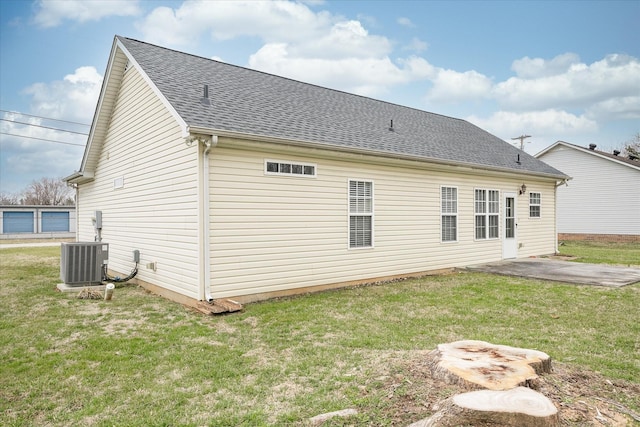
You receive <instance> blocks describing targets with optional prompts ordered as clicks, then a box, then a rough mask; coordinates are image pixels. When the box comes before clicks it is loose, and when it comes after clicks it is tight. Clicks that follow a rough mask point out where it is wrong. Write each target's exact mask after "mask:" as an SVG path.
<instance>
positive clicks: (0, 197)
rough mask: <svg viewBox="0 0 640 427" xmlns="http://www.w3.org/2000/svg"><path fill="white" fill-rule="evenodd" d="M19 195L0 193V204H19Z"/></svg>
mask: <svg viewBox="0 0 640 427" xmlns="http://www.w3.org/2000/svg"><path fill="white" fill-rule="evenodd" d="M19 204H20V196H19V195H17V194H13V193H5V192H2V193H0V205H19Z"/></svg>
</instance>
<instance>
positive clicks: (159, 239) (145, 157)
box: [78, 67, 199, 298]
mask: <svg viewBox="0 0 640 427" xmlns="http://www.w3.org/2000/svg"><path fill="white" fill-rule="evenodd" d="M119 180H122V183H123V186H122V188H114V187H115V185H114V182H118V181H119ZM197 182H198V166H197V145H196V146H194V147H187V146H186V145H185V143H184V140H183V139H182V137H181V129H180V127H179V126H178V124H177V122H176V121H175V119H174V118H173V116H172V115H171V114H170V113H169V112H168V111H167V109H166V108H165V106H164V105H163V103H162V102H161V101H160V100H159V99H158V97H157V96H156V95H155V94H154V92H153V91H152V90H151V88H150V87H149V86H148V85H147V84H146V83H145V81H144V80H143V79H142V77H141V76H140V74H139V73H138V72H137V70H136V69H135V68H133V67H131V68H130V69H129V70H128V71H127V72H126V73H125V75H124V76H123V79H122V85H121V87H120V90H119V95H118V98H117V101H116V104H115V107H114V110H113V114H112V116H111V120H110V124H109V129H108V132H107V135H106V139H105V141H104V145H103V147H102V149H101V150H100V158H99V160H98V163H97V167H96V170H95V180H94V181H93V182H89V183H86V184H81V185H80V186H79V197H78V212H79V218H78V223H79V230H78V237H79V240H80V241H93V240H94V235H95V233H94V228H93V224H92V221H91V219H92V217H93V213H94V211H96V210H101V211H102V221H103V229H102V241H104V242H106V243H109V245H110V247H109V268H110V269H112V270H114V271H117V272H119V273H122V274H125V275H126V274H128V273H129V271H130V270H131V269H132V268H133V266H134V263H133V259H132V252H133V251H134V250H136V249H137V250H139V251H140V256H141V265H140V269H139V273H138V276H137V278H139V279H141V280H143V281H146V282H149V283H152V284H156V285H159V286H162V287H164V288H167V289H169V290H172V291H175V292H178V293H180V294H183V295H187V296H190V297H193V298H197V297H198V253H199V249H198V245H199V237H198V228H197V225H198V184H197ZM151 262H156V263H157V271H155V272H154V271H153V270H151V269H147V268H145V265H146V264H147V263H151Z"/></svg>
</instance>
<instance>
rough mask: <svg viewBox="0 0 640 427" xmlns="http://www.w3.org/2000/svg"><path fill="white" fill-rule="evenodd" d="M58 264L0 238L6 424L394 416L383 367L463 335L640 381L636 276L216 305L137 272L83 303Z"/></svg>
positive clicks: (454, 283)
mask: <svg viewBox="0 0 640 427" xmlns="http://www.w3.org/2000/svg"><path fill="white" fill-rule="evenodd" d="M566 248H567V249H571V247H570V246H567V247H566ZM601 252H606V248H604V249H601ZM617 256H618V255H617ZM617 256H616V257H617ZM58 275H59V248H51V247H50V248H29V249H3V250H1V251H0V348H1V350H0V360H1V361H2V364H1V365H0V425H3V426H14V425H15V426H32V425H55V426H57V425H61V426H62V425H64V426H67V425H83V426H91V425H93V426H107V425H109V426H111V425H126V426H169V425H171V426H175V425H192V426H202V425H212V426H237V425H244V426H256V425H258V426H259V425H302V424H303V423H304V422H303V421H304V420H306V419H308V418H309V417H312V416H314V415H317V414H321V413H325V412H330V411H335V410H339V409H344V408H348V407H355V408H358V410H359V412H360V415H359V416H358V417H357V419H356V421H354V420H353V419H351V420H350V421H349V423H348V424H345V425H354V422H355V423H356V424H355V425H391V424H392V422H391V421H390V420H393V419H398V417H401V414H400V415H399V414H398V413H396V412H393V411H395V409H393V408H394V407H395V406H393V402H390V400H389V398H388V393H389V392H388V388H386V386H385V382H384V378H386V377H389V376H392V375H400V376H404V377H407V378H408V376H409V375H410V372H408V371H407V370H406V369H407V368H406V366H407V365H406V363H405V362H406V360H408V359H411V358H415V357H417V356H416V355H420V354H423V353H421V352H424V351H425V350H430V349H433V348H434V347H435V346H436V345H437V344H439V343H443V342H450V341H454V340H460V339H478V340H486V341H490V342H493V343H496V344H506V345H512V346H518V347H527V348H534V349H538V350H541V351H544V352H546V353H548V354H550V355H551V356H552V358H553V359H554V360H555V361H558V362H561V363H564V364H567V366H575V367H578V368H580V369H584V370H588V371H596V372H600V373H601V374H602V375H604V376H605V377H606V378H610V379H611V380H612V381H627V382H631V383H632V384H640V361H639V358H638V354H640V338H639V337H640V321H639V320H640V316H639V315H638V307H640V285H638V284H636V285H632V286H627V287H624V288H618V289H610V288H603V287H589V286H574V285H566V284H558V283H551V282H544V281H535V280H525V279H518V278H509V277H502V276H493V275H486V274H475V273H455V274H449V275H443V276H431V277H425V278H421V279H411V280H405V281H398V282H395V283H388V284H384V285H378V286H369V287H359V288H351V289H346V290H339V291H331V292H323V293H317V294H312V295H306V296H302V297H297V298H287V299H280V300H271V301H266V302H262V303H256V304H250V305H248V306H246V307H245V310H244V311H243V312H241V313H236V314H231V315H225V316H218V317H206V316H203V315H200V314H198V313H195V312H193V311H191V310H188V309H185V308H184V307H182V306H180V305H178V304H175V303H172V302H170V301H167V300H164V299H162V298H160V297H157V296H154V295H151V294H149V293H147V292H145V291H144V290H143V289H141V288H138V287H135V286H131V285H129V286H124V287H119V288H117V289H116V290H115V294H114V297H113V300H112V301H110V302H107V301H103V300H80V299H77V298H74V297H73V296H72V295H69V294H62V293H59V292H57V291H55V290H54V289H55V285H56V283H57V282H58ZM441 392H442V393H444V391H441ZM623 403H624V404H625V405H627V406H629V407H631V408H633V409H634V410H635V411H638V410H640V402H638V397H637V396H630V397H628V399H627V400H626V401H624V402H623ZM413 421H416V420H413ZM406 424H409V422H406ZM406 424H405V425H406ZM330 425H343V424H339V422H338V421H335V422H334V423H333V424H330Z"/></svg>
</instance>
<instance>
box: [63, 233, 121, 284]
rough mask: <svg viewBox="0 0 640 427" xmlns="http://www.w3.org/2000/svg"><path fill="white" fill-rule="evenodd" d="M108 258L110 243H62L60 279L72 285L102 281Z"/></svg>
mask: <svg viewBox="0 0 640 427" xmlns="http://www.w3.org/2000/svg"><path fill="white" fill-rule="evenodd" d="M108 260H109V244H108V243H102V242H77V243H62V245H61V247H60V279H61V280H62V281H63V282H64V283H65V284H67V285H71V286H81V285H91V284H98V283H101V282H102V279H103V277H102V273H103V269H104V266H105V265H106V264H107V261H108Z"/></svg>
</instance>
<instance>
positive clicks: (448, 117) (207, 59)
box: [116, 35, 475, 126]
mask: <svg viewBox="0 0 640 427" xmlns="http://www.w3.org/2000/svg"><path fill="white" fill-rule="evenodd" d="M116 38H119V39H127V40H130V41H133V42H137V43H142V44H145V45H147V46H153V47H156V48H158V49H163V50H168V51H171V52H175V53H179V54H181V55H188V56H191V57H193V58H199V59H204V60H206V61H212V62H216V63H218V64H222V65H227V66H230V67H234V68H238V69H241V70H246V71H251V72H254V73H260V74H263V75H266V76H270V77H275V78H278V79H282V80H288V81H291V82H295V83H298V84H302V85H307V86H313V87H315V88H318V89H323V90H330V91H332V92H337V93H341V94H344V95H348V96H353V97H359V98H362V99H368V100H371V101H375V102H380V103H383V104H387V105H391V106H393V107H399V108H404V109H408V110H414V111H419V112H421V113H426V114H431V115H434V116H439V117H444V118H447V119H453V120H459V121H463V122H467V123H471V122H469V121H468V120H465V119H462V118H459V117H453V116H448V115H445V114H440V113H434V112H432V111H427V110H422V109H420V108H416V107H410V106H407V105H402V104H397V103H395V102H390V101H385V100H383V99H378V98H373V97H371V96H365V95H360V94H357V93H352V92H347V91H346V90H341V89H334V88H331V87H326V86H321V85H319V84H315V83H309V82H304V81H302V80H296V79H294V78H291V77H286V76H280V75H278V74H273V73H269V72H266V71H262V70H256V69H254V68H249V67H243V66H242V65H237V64H232V63H230V62H224V61H218V60H216V59H212V58H207V57H205V56H202V55H196V54H194V53H189V52H183V51H180V50H176V49H171V48H168V47H164V46H160V45H157V44H153V43H149V42H145V41H142V40H138V39H134V38H131V37H125V36H119V35H116ZM471 124H473V123H471ZM474 126H475V125H474Z"/></svg>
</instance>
